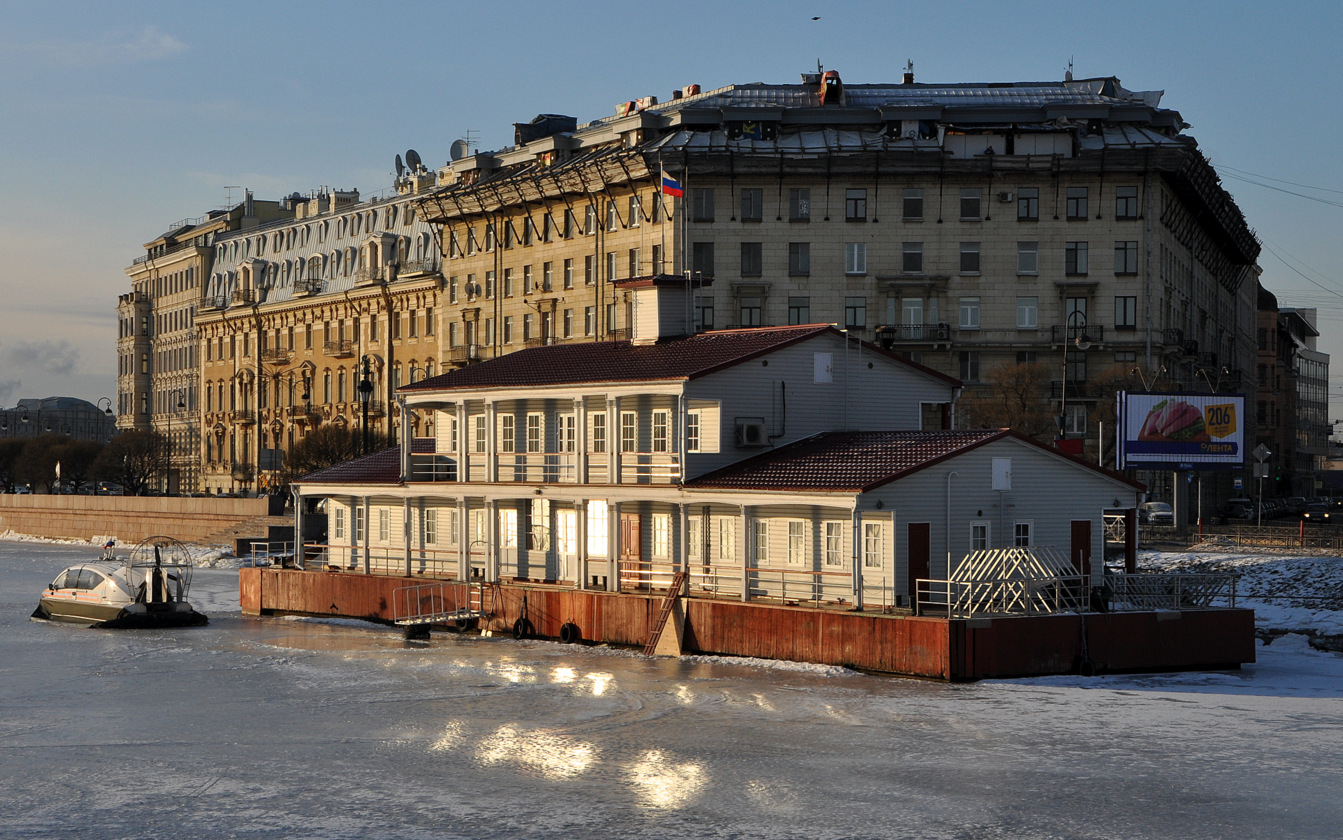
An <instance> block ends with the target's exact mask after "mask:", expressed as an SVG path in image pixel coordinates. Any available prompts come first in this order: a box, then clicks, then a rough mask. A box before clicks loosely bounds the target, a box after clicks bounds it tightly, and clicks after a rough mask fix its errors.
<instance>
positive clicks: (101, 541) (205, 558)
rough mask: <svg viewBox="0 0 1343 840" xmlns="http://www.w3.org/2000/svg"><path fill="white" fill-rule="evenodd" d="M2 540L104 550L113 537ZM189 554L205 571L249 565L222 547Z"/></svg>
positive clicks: (192, 548) (120, 546)
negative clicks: (88, 546)
mask: <svg viewBox="0 0 1343 840" xmlns="http://www.w3.org/2000/svg"><path fill="white" fill-rule="evenodd" d="M0 540H9V541H12V542H30V543H43V544H45V545H91V546H96V547H98V548H102V547H103V546H105V545H107V543H108V541H113V542H115V541H114V540H112V538H111V537H109V536H105V535H102V534H95V535H94V536H92V537H90V538H89V539H87V540H82V539H76V538H62V537H35V536H32V535H31V534H20V533H17V532H15V531H0ZM184 545H185V547H186V550H187V554H188V555H189V556H190V557H191V564H192V565H193V566H198V567H200V568H205V569H237V568H240V567H242V566H246V565H248V564H249V562H250V561H249V560H247V559H246V558H238V557H234V556H233V552H231V551H229V550H228V548H227V547H225V546H222V545H195V544H191V543H185V544H184ZM134 547H135V543H130V542H116V543H115V545H114V546H113V551H114V552H116V554H117V556H118V557H121V556H124V555H125V554H126V553H127V552H129V551H130V550H131V549H132V548H134Z"/></svg>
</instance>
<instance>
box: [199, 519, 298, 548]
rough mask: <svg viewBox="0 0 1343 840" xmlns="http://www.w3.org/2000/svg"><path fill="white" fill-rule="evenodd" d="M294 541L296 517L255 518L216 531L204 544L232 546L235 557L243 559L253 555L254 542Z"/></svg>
mask: <svg viewBox="0 0 1343 840" xmlns="http://www.w3.org/2000/svg"><path fill="white" fill-rule="evenodd" d="M293 540H294V517H292V516H254V517H252V518H251V519H247V520H244V521H242V522H238V523H235V524H233V525H230V526H228V527H227V528H222V529H220V530H218V531H215V532H214V533H212V534H210V535H209V536H208V537H206V538H205V539H204V540H202V542H203V543H205V544H207V545H227V546H230V547H232V548H233V553H234V555H236V556H238V557H243V556H245V555H248V554H251V552H252V543H254V542H293Z"/></svg>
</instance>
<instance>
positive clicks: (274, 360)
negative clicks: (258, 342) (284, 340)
mask: <svg viewBox="0 0 1343 840" xmlns="http://www.w3.org/2000/svg"><path fill="white" fill-rule="evenodd" d="M290 355H292V351H289V350H286V349H284V348H283V347H267V348H266V349H265V350H262V351H261V361H263V362H270V363H271V364H277V365H286V364H289V357H290Z"/></svg>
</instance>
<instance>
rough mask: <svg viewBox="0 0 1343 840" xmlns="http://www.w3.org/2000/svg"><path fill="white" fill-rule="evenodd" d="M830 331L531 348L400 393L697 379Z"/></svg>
mask: <svg viewBox="0 0 1343 840" xmlns="http://www.w3.org/2000/svg"><path fill="white" fill-rule="evenodd" d="M831 330H833V328H832V327H830V326H829V325H827V324H807V325H803V326H796V327H761V328H757V329H745V330H720V331H716V332H706V333H700V334H698V335H693V336H687V337H683V338H677V339H673V340H670V341H663V342H660V343H658V344H640V345H635V344H631V343H630V342H628V341H597V342H587V343H582V344H557V345H552V346H549V347H533V348H529V349H526V350H518V351H516V352H514V353H509V354H507V355H504V356H500V357H498V358H496V359H490V360H489V361H485V362H481V363H480V364H477V365H471V366H469V367H465V368H462V369H461V370H456V371H451V372H449V373H444V374H440V375H439V376H435V377H431V378H429V379H422V380H420V381H419V382H416V383H414V384H413V385H406V386H403V387H402V388H401V389H400V390H401V391H402V392H411V391H449V390H458V389H484V388H514V387H528V386H531V387H542V386H547V385H571V384H578V383H586V382H651V381H658V380H677V379H693V378H695V377H698V376H704V375H706V374H709V373H712V372H713V371H716V370H719V369H720V368H724V367H730V366H732V365H735V364H740V363H741V362H744V361H746V360H748V359H751V358H754V357H755V356H759V355H761V354H763V353H768V352H770V351H773V350H777V349H779V348H781V347H784V346H787V345H789V344H793V343H795V342H798V341H804V340H806V339H808V338H812V337H815V336H818V335H821V334H822V333H825V332H827V331H831Z"/></svg>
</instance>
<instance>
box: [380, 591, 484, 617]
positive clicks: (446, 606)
mask: <svg viewBox="0 0 1343 840" xmlns="http://www.w3.org/2000/svg"><path fill="white" fill-rule="evenodd" d="M485 606H486V605H485V585H484V584H475V585H472V584H469V583H422V584H418V585H416V586H400V587H397V588H396V589H393V590H392V621H393V622H395V623H396V624H403V625H404V624H442V623H446V622H449V621H460V620H463V619H472V618H483V617H485V615H486V614H487V613H486V609H485Z"/></svg>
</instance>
